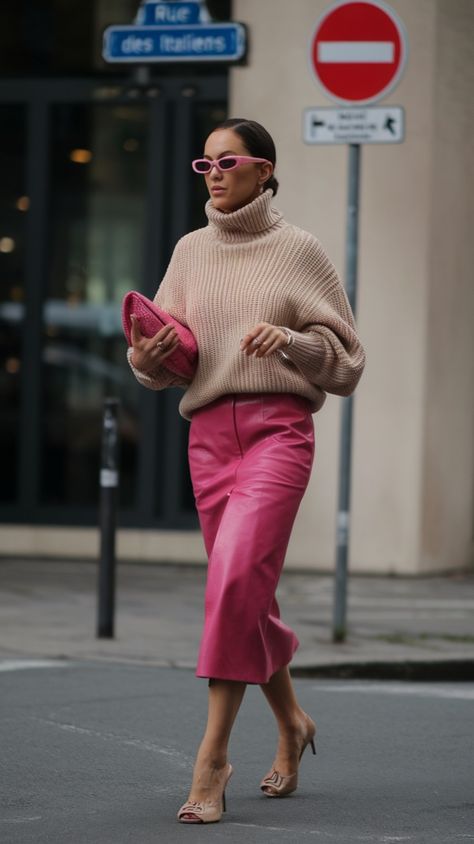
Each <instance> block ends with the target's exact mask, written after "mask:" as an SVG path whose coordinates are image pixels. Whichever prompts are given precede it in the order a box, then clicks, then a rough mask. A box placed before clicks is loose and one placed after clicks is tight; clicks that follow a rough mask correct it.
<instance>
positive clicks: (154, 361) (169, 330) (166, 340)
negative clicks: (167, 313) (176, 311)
mask: <svg viewBox="0 0 474 844" xmlns="http://www.w3.org/2000/svg"><path fill="white" fill-rule="evenodd" d="M130 318H131V322H132V327H131V332H130V334H131V341H132V347H133V354H132V356H131V364H132V366H134V367H135V369H138V371H139V372H145V373H153V372H156V370H157V369H159V367H160V366H161V365H162V364H163V363H164V361H165V360H166V358H167V357H169V356H170V354H171V353H172V352H174V351H175V349H177V347H178V346H179V337H178V335H177V333H176V329H175V327H174V325H172V324H171V323H169V324H168V325H165V327H164V328H161V329H160V330H159V331H158V332H157V333H156V334H155V336H154V337H145V336H144V335H143V334H142V333H141V331H140V323H139V321H138V318H137V317H136V315H135V314H131V317H130Z"/></svg>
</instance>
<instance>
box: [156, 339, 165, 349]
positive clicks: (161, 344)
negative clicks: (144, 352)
mask: <svg viewBox="0 0 474 844" xmlns="http://www.w3.org/2000/svg"><path fill="white" fill-rule="evenodd" d="M156 348H157V349H162V348H163V343H162V341H161V340H159V341H158V343H157V344H156Z"/></svg>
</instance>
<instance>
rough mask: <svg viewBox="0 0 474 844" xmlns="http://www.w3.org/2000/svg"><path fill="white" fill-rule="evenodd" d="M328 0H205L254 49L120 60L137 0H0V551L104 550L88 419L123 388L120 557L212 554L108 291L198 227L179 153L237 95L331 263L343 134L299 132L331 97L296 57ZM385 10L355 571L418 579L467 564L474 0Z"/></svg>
mask: <svg viewBox="0 0 474 844" xmlns="http://www.w3.org/2000/svg"><path fill="white" fill-rule="evenodd" d="M330 5H331V4H330V3H328V2H324V0H298V3H297V4H289V3H287V2H285V0H259V2H258V3H255V2H252V0H234V2H233V4H232V8H230V4H228V3H220V4H219V3H214V4H212V3H208V7H209V10H210V11H211V12H212V14H213V15H216V14H220V15H221V16H223V17H224V18H225V17H229V16H230V14H232V18H233V19H234V20H236V21H241V22H243V23H245V24H246V26H247V29H248V34H249V51H248V55H247V58H246V60H245V61H244V62H243V63H240V64H238V65H235V66H232V67H230V68H229V69H226V68H224V67H222V66H215V65H201V66H193V65H192V64H188V65H186V66H183V65H174V66H172V67H166V68H164V67H163V66H152V67H150V68H145V69H141V70H137V69H135V70H131V69H130V68H128V67H123V66H119V67H118V68H117V67H112V68H111V67H109V66H106V65H105V64H104V62H103V61H102V59H101V57H100V39H101V32H102V30H103V28H104V27H105V25H107V24H109V23H127V22H130V21H131V20H132V18H133V16H134V14H135V13H136V11H137V8H136V7H137V3H133V2H131V0H107V2H106V0H103V2H98V3H92V2H90V3H84V2H82V3H81V4H79V5H78V9H77V18H76V20H75V26H74V28H72V27H71V24H70V20H71V16H70V15H68V14H67V13H66V6H67V7H68V9H69V12H70V11H71V10H70V6H71V4H70V3H68V4H66V3H64V2H61V0H56V2H51V3H50V4H49V6H50V16H49V18H48V19H47V20H45V19H43V18H41V19H40V18H39V17H38V13H37V12H36V13H35V11H34V10H35V9H36V4H35V3H33V2H31V3H28V2H25V3H24V6H23V17H22V16H21V15H20V16H19V15H18V14H17V13H16V12H15V13H14V10H13V4H9V3H6V4H3V7H4V8H3V9H2V12H1V14H2V15H8V10H7V7H8V6H11V8H10V10H9V11H10V20H9V21H8V20H5V21H4V22H3V23H4V25H3V26H2V28H1V32H2V36H1V37H2V38H5V37H6V36H5V32H6V31H8V32H9V33H10V35H9V37H8V40H7V42H6V43H5V45H2V46H3V47H4V48H5V49H2V51H0V54H1V55H2V56H3V59H2V62H3V63H4V65H5V67H4V71H2V79H1V81H0V114H1V116H2V127H3V130H2V133H1V134H0V168H1V170H2V179H1V180H0V195H1V200H0V202H1V205H0V210H1V230H0V273H1V287H0V343H1V353H2V361H1V374H0V391H1V392H0V402H1V405H0V420H1V421H0V425H1V432H2V436H1V438H0V449H1V451H2V457H1V465H2V473H1V476H2V481H1V491H0V519H1V524H0V548H1V550H2V552H3V553H16V554H28V553H33V554H43V555H58V556H64V555H73V556H83V555H94V554H96V552H97V529H96V527H95V524H96V521H97V516H96V512H97V498H98V471H99V460H100V437H101V424H100V420H101V412H102V402H103V399H104V398H105V397H106V396H107V395H110V394H113V395H117V396H119V397H120V399H121V404H122V410H121V486H120V498H121V512H120V530H119V543H118V548H119V554H120V556H122V557H124V558H127V559H148V560H156V559H166V560H169V559H172V560H177V561H196V562H200V561H204V559H205V556H204V550H203V547H202V542H201V538H200V535H199V531H198V529H197V521H196V516H195V513H194V508H193V500H192V492H191V487H190V482H189V477H188V475H187V467H186V439H187V425H186V423H184V422H182V421H181V420H179V419H178V417H177V414H176V404H177V401H178V399H179V393H178V394H176V393H174V392H173V391H168V392H166V393H164V394H162V395H155V394H149V393H148V392H147V391H145V390H143V389H142V388H140V387H139V386H138V385H137V384H136V383H135V382H134V379H133V378H132V377H131V375H130V373H129V372H128V368H127V365H126V363H125V361H124V344H123V339H122V334H121V327H120V301H121V298H122V296H123V293H124V292H125V291H126V290H128V289H130V288H138V289H140V290H142V291H144V292H146V293H148V294H149V295H151V294H152V293H153V291H154V289H155V287H156V284H157V281H158V280H159V278H160V277H161V276H162V274H163V271H164V268H165V266H166V263H167V260H168V258H169V255H170V253H171V250H172V247H173V244H174V242H175V241H176V240H177V238H178V237H179V236H180V235H181V234H182V233H184V232H185V231H188V230H190V229H192V228H195V227H197V226H199V225H203V224H204V222H205V218H204V217H203V210H202V209H203V205H204V201H205V194H204V192H203V186H202V184H200V183H197V182H196V180H195V179H193V174H192V171H191V169H190V167H189V161H190V159H191V158H192V157H193V155H194V154H196V153H199V152H200V151H201V148H202V142H203V140H204V138H205V136H206V134H207V133H208V132H209V131H210V130H211V129H212V127H213V125H216V124H217V123H218V122H219V121H220V120H221V119H222V118H223V117H224V116H225V115H226V114H230V115H232V116H246V117H250V118H254V119H256V120H258V121H260V122H261V123H263V124H264V125H265V126H266V127H267V128H268V129H269V131H270V132H271V133H272V135H273V136H274V138H275V141H276V144H277V154H278V164H277V176H278V178H279V181H280V191H279V194H278V197H277V201H276V203H275V204H277V205H278V207H279V208H280V209H281V210H282V211H283V212H284V214H285V216H286V217H287V219H289V220H291V221H292V222H294V223H295V224H297V225H300V226H301V227H302V228H305V229H307V230H308V231H311V232H313V233H314V234H316V236H317V237H318V238H319V239H320V240H321V241H322V243H323V245H324V246H325V248H326V250H327V252H328V254H329V255H330V257H331V258H332V260H333V262H334V263H335V265H336V267H337V268H338V270H339V271H340V272H341V275H343V273H344V252H345V242H344V241H345V217H346V203H347V166H348V152H347V147H346V146H345V145H334V146H331V145H329V146H310V145H306V144H304V142H303V130H302V123H303V111H304V109H305V108H308V107H316V106H325V105H331V102H330V101H329V100H328V98H327V96H326V94H325V93H324V92H323V90H322V89H321V88H320V87H319V85H318V84H317V81H316V79H315V76H314V73H313V72H312V70H311V67H310V62H309V42H310V38H311V35H312V33H313V32H314V29H315V27H316V24H317V21H318V18H319V17H320V15H321V14H322V13H323V12H324V11H325V9H327V8H328V6H330ZM390 5H391V7H392V8H393V9H394V11H395V12H396V13H397V14H398V16H399V17H400V18H401V20H402V21H403V23H404V26H405V28H406V32H407V37H408V43H409V55H408V61H407V64H406V67H405V70H404V73H403V76H402V78H401V80H400V82H399V84H398V86H397V87H396V89H395V90H394V91H392V92H391V93H390V94H389V95H388V96H386V97H385V98H384V99H383V100H381V102H380V104H381V105H396V106H401V107H403V109H404V112H405V120H406V130H405V139H404V141H403V143H400V144H390V145H364V146H363V147H362V149H361V186H360V231H359V257H358V302H357V322H358V327H359V333H360V335H361V339H362V341H363V343H364V345H365V347H366V350H367V360H368V362H367V368H366V372H365V374H364V376H363V379H362V381H361V384H360V386H359V388H358V391H357V395H356V398H355V416H354V436H353V476H352V503H351V519H350V537H351V540H350V567H351V569H352V570H353V571H356V572H374V573H386V574H402V573H403V574H424V573H431V572H437V571H449V570H456V569H460V568H466V567H468V566H469V565H471V564H472V562H473V536H474V529H473V524H474V447H473V444H474V437H473V433H474V339H473V338H474V332H473V331H472V327H471V326H472V321H473V317H474V286H473V284H472V266H473V257H474V256H473V246H472V240H473V239H472V235H471V229H472V221H473V200H472V194H473V191H472V154H471V149H470V148H471V145H472V141H471V138H472V128H473V127H472V122H473V110H472V105H471V101H472V94H471V89H472V85H471V78H472V70H473V66H474V58H473V53H472V48H471V40H472V31H473V24H474V8H473V6H472V3H471V2H470V0H417V2H416V3H413V2H410V0H393V1H392V2H391V4H390ZM46 6H48V4H45V8H46ZM28 10H29V17H28V14H27V12H28ZM35 14H36V17H35ZM18 18H20V20H19V19H18ZM78 21H80V25H79V24H78V23H77V22H78ZM8 27H9V28H8ZM15 39H17V41H16V44H15ZM14 47H15V49H14ZM19 57H20V58H19ZM341 401H342V400H341V399H338V398H336V397H328V400H327V402H326V405H325V406H324V408H323V409H322V411H320V412H319V413H318V414H317V415H316V416H315V428H316V444H317V448H316V461H315V468H314V471H313V476H312V480H311V484H310V487H309V489H308V492H307V494H306V496H305V499H304V501H303V504H302V507H301V510H300V513H299V516H298V520H297V524H296V527H295V531H294V536H293V539H292V542H291V544H290V548H289V551H288V563H287V564H288V566H294V567H298V568H309V569H314V570H318V571H330V570H331V569H332V568H333V565H334V558H335V536H336V499H337V480H338V454H339V428H340V413H341Z"/></svg>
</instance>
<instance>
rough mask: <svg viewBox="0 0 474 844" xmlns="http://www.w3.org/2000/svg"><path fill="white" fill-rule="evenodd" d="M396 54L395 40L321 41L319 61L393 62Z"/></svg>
mask: <svg viewBox="0 0 474 844" xmlns="http://www.w3.org/2000/svg"><path fill="white" fill-rule="evenodd" d="M394 55H395V44H394V43H393V41H320V42H319V43H318V62H321V64H326V63H331V64H334V63H339V62H344V63H345V62H351V64H352V63H355V64H359V63H360V64H362V63H363V64H366V63H369V64H373V63H375V62H376V63H377V64H378V63H380V64H392V62H393V60H394Z"/></svg>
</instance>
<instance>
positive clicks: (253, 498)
mask: <svg viewBox="0 0 474 844" xmlns="http://www.w3.org/2000/svg"><path fill="white" fill-rule="evenodd" d="M313 455H314V433H313V421H312V416H311V409H310V405H309V402H308V401H307V400H306V399H304V398H300V397H299V396H295V395H288V394H282V395H280V394H275V393H271V394H237V395H229V396H224V397H222V398H220V399H217V400H216V401H214V402H212V403H211V404H209V405H206V406H205V407H203V408H200V409H199V410H197V411H195V413H194V414H193V417H192V421H191V430H190V436H189V465H190V470H191V478H192V483H193V489H194V495H195V498H196V505H197V509H198V513H199V519H200V524H201V529H202V532H203V536H204V542H205V546H206V550H207V554H208V557H209V567H208V575H207V586H206V600H205V620H204V630H203V634H202V640H201V646H200V650H199V658H198V664H197V670H196V675H197V676H198V677H209V678H216V679H222V680H240V681H244V682H247V683H266V682H268V680H269V679H270V677H271V676H272V675H273V674H274V673H275V671H278V670H279V669H280V668H283V666H285V665H288V663H289V662H290V661H291V658H292V656H293V654H294V652H295V650H296V648H297V647H298V640H297V638H296V636H295V634H294V633H293V631H292V630H290V628H289V627H287V626H286V625H285V624H283V622H282V621H281V620H280V612H279V608H278V604H277V601H276V599H275V591H276V588H277V585H278V580H279V577H280V572H281V569H282V566H283V562H284V559H285V554H286V549H287V546H288V541H289V538H290V533H291V529H292V527H293V523H294V520H295V516H296V513H297V511H298V507H299V504H300V502H301V499H302V497H303V494H304V492H305V489H306V487H307V484H308V480H309V477H310V474H311V466H312V462H313Z"/></svg>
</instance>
